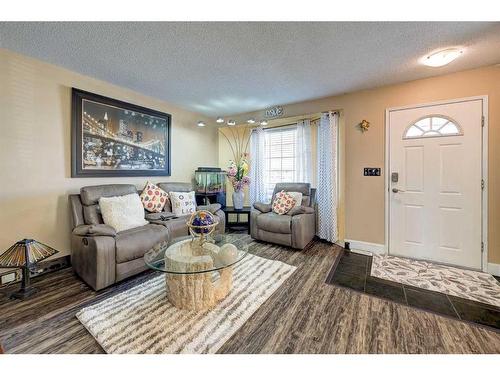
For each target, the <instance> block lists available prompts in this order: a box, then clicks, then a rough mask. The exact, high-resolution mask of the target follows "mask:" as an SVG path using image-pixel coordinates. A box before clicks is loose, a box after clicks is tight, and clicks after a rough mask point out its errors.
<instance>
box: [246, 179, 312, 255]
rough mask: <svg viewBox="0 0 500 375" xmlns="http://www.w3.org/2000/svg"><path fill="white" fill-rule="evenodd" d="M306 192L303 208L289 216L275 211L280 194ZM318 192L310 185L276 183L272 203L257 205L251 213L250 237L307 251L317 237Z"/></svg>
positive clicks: (294, 210) (291, 212)
mask: <svg viewBox="0 0 500 375" xmlns="http://www.w3.org/2000/svg"><path fill="white" fill-rule="evenodd" d="M281 190H284V191H291V192H300V193H302V205H301V206H300V207H295V208H293V209H292V210H291V211H290V212H288V213H287V214H285V215H278V214H276V213H274V212H273V211H272V203H273V200H274V197H275V195H276V193H278V192H280V191H281ZM315 205H316V189H312V188H311V186H310V184H308V183H279V184H276V186H275V188H274V192H273V198H272V200H271V203H269V204H266V203H260V202H259V203H255V204H254V206H253V208H252V211H251V213H250V236H251V237H252V238H254V239H256V240H261V241H266V242H272V243H276V244H279V245H284V246H290V247H293V248H294V249H304V248H305V247H306V246H307V244H309V243H310V242H311V241H312V239H313V238H314V236H315V234H316V211H315Z"/></svg>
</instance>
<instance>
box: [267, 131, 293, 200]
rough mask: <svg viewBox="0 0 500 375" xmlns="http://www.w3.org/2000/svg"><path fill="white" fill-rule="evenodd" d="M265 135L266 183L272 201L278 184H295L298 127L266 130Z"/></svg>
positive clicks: (268, 195)
mask: <svg viewBox="0 0 500 375" xmlns="http://www.w3.org/2000/svg"><path fill="white" fill-rule="evenodd" d="M264 134H265V138H264V183H265V190H266V194H267V197H268V198H269V199H270V198H271V197H272V194H273V190H274V186H275V185H276V183H278V182H294V179H295V176H296V168H297V166H296V149H297V146H296V142H297V127H296V126H291V127H283V128H278V129H266V131H265V132H264Z"/></svg>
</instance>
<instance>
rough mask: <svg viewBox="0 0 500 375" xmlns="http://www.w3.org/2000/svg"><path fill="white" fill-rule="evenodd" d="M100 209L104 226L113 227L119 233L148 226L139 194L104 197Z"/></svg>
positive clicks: (101, 199) (100, 202) (100, 200)
mask: <svg viewBox="0 0 500 375" xmlns="http://www.w3.org/2000/svg"><path fill="white" fill-rule="evenodd" d="M99 207H100V209H101V215H102V220H103V221H104V224H107V225H109V226H112V227H113V228H115V230H116V231H117V232H121V231H124V230H127V229H131V228H136V227H142V226H143V225H146V224H148V222H147V221H146V219H144V206H143V205H142V202H141V198H139V194H128V195H122V196H118V197H109V198H106V197H102V198H100V199H99Z"/></svg>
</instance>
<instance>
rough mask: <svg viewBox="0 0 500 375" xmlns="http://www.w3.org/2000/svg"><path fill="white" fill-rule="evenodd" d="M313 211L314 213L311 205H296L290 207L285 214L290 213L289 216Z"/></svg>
mask: <svg viewBox="0 0 500 375" xmlns="http://www.w3.org/2000/svg"><path fill="white" fill-rule="evenodd" d="M313 213H314V208H312V207H308V206H298V207H294V208H292V209H291V210H290V211H288V212H287V213H286V214H287V215H290V216H295V215H302V214H313Z"/></svg>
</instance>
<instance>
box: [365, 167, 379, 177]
mask: <svg viewBox="0 0 500 375" xmlns="http://www.w3.org/2000/svg"><path fill="white" fill-rule="evenodd" d="M380 173H381V169H380V168H365V169H364V171H363V176H380Z"/></svg>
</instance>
